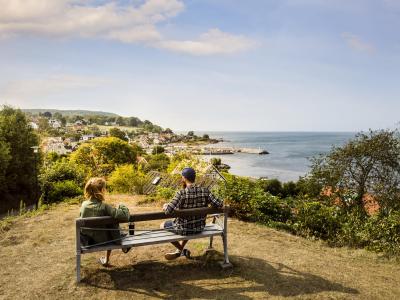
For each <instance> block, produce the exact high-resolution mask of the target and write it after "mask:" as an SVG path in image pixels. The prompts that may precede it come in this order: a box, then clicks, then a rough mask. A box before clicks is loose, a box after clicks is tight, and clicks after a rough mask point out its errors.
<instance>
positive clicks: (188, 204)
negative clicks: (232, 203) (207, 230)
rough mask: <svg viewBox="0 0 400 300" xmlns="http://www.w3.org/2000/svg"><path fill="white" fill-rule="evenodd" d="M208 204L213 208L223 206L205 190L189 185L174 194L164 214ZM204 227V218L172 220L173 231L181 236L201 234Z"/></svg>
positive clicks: (191, 217) (193, 217)
mask: <svg viewBox="0 0 400 300" xmlns="http://www.w3.org/2000/svg"><path fill="white" fill-rule="evenodd" d="M209 204H211V205H212V206H214V207H222V205H223V203H222V201H220V200H218V199H217V198H215V196H214V195H213V194H212V193H211V192H210V191H209V190H208V189H207V188H203V187H199V186H196V185H191V186H190V187H187V188H185V189H182V190H180V191H179V192H177V193H176V194H175V197H174V198H173V199H172V201H171V202H170V203H168V206H167V208H166V209H165V213H166V214H170V213H172V212H173V211H174V210H176V209H188V208H200V207H208V205H209ZM205 225H206V216H190V217H184V218H183V217H182V218H180V217H179V218H176V219H175V220H174V231H175V232H177V233H178V234H181V235H190V234H195V233H199V232H202V231H203V229H204V227H205Z"/></svg>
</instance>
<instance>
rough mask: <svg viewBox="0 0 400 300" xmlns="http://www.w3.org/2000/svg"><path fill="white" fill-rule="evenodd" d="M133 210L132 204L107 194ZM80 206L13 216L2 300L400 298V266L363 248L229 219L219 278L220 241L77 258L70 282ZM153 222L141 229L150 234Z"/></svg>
mask: <svg viewBox="0 0 400 300" xmlns="http://www.w3.org/2000/svg"><path fill="white" fill-rule="evenodd" d="M110 198H111V201H112V202H124V203H127V204H128V206H130V208H131V210H132V211H152V210H157V209H159V208H156V207H154V206H140V207H138V206H136V204H135V203H136V202H137V200H138V199H135V198H133V197H128V196H111V197H110ZM77 212H78V205H65V204H61V205H59V206H58V207H57V208H55V209H52V210H49V211H46V212H44V213H43V214H41V215H38V216H34V217H30V218H20V219H18V220H17V221H16V222H14V223H13V225H12V227H11V229H10V230H9V231H7V232H3V233H1V234H0V298H1V299H2V298H4V299H23V298H26V299H36V298H40V299H46V298H47V299H78V298H82V299H83V298H91V299H101V298H107V299H142V298H154V299H188V298H198V299H265V298H278V299H279V298H298V299H399V298H400V276H399V275H400V266H399V264H398V263H395V262H390V261H385V260H383V259H380V258H379V257H378V256H377V255H375V254H373V253H369V252H366V251H364V250H349V249H345V248H343V249H335V248H329V247H326V246H325V245H324V244H323V243H320V242H315V241H309V240H305V239H302V238H299V237H295V236H291V235H289V234H286V233H284V232H279V231H275V230H272V229H269V228H266V227H264V226H260V225H255V224H249V223H243V222H240V221H237V220H230V221H229V226H230V227H229V228H230V232H229V248H230V258H231V260H232V262H233V264H234V268H233V269H232V270H227V271H222V270H221V269H220V268H219V266H218V265H217V261H218V260H221V252H220V251H221V249H222V243H221V241H220V239H217V241H216V243H215V247H216V250H217V251H216V252H214V253H211V254H209V255H205V254H204V249H205V248H206V246H207V240H196V241H192V242H189V244H188V246H189V248H190V249H191V250H192V254H193V256H194V259H192V260H187V259H184V258H180V259H177V260H176V261H166V260H165V259H164V258H163V254H164V252H166V251H169V250H172V246H170V245H160V246H149V247H142V248H137V249H133V250H132V251H131V252H129V254H123V253H122V252H120V251H115V252H114V253H113V255H112V261H111V262H112V267H111V268H103V267H101V266H100V265H98V264H97V263H96V258H97V257H98V256H99V255H100V254H99V253H95V254H88V255H84V256H83V257H82V258H83V262H82V276H83V281H82V283H81V284H79V285H76V284H75V251H74V247H75V238H74V219H75V217H76V215H77ZM158 223H159V222H151V223H150V224H140V223H139V224H138V225H137V227H138V228H140V227H142V228H143V227H144V226H150V225H151V226H157V225H158Z"/></svg>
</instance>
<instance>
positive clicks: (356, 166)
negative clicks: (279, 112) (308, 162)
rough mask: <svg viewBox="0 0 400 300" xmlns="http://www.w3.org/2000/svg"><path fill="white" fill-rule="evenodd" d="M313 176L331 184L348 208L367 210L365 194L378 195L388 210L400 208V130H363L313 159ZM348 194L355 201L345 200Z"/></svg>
mask: <svg viewBox="0 0 400 300" xmlns="http://www.w3.org/2000/svg"><path fill="white" fill-rule="evenodd" d="M310 177H311V179H312V180H313V181H315V182H316V183H318V184H319V185H320V186H322V187H330V194H331V195H330V196H331V198H334V199H335V198H339V199H341V200H342V204H343V206H344V207H345V208H347V209H352V208H355V207H356V208H357V209H359V210H360V211H364V202H363V198H364V196H365V195H368V194H369V195H374V198H375V200H376V201H378V203H379V205H380V207H381V208H382V210H383V211H385V212H386V213H389V212H390V211H392V210H396V209H399V208H400V139H399V136H398V132H397V131H391V130H378V131H369V132H368V133H359V134H357V135H356V137H355V138H354V139H353V140H351V141H349V142H348V143H347V144H346V145H344V146H342V147H335V148H333V149H332V151H331V152H330V153H328V154H326V155H323V156H320V157H317V158H315V159H313V164H312V169H311V172H310ZM346 194H352V195H355V197H353V201H343V199H344V197H345V195H346Z"/></svg>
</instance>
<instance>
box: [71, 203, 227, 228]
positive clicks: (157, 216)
mask: <svg viewBox="0 0 400 300" xmlns="http://www.w3.org/2000/svg"><path fill="white" fill-rule="evenodd" d="M221 213H222V214H225V216H227V215H228V213H229V206H224V207H223V208H215V207H204V208H203V207H202V208H191V209H182V210H176V211H174V212H173V213H172V214H168V215H167V214H165V213H164V212H148V213H140V214H132V215H130V218H129V222H141V221H151V220H162V219H170V218H177V217H189V216H200V215H209V214H221ZM119 223H128V221H119V220H116V219H113V218H112V217H91V218H79V219H76V227H77V228H78V227H92V226H99V225H109V224H119Z"/></svg>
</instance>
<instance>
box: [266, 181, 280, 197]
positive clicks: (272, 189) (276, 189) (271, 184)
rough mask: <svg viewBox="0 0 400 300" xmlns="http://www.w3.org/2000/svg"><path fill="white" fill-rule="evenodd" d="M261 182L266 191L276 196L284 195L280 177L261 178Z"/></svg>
mask: <svg viewBox="0 0 400 300" xmlns="http://www.w3.org/2000/svg"><path fill="white" fill-rule="evenodd" d="M261 184H262V186H263V189H264V191H265V192H267V193H270V194H271V195H274V196H281V195H282V191H283V189H282V183H281V182H280V181H279V180H278V179H264V180H261Z"/></svg>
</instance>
